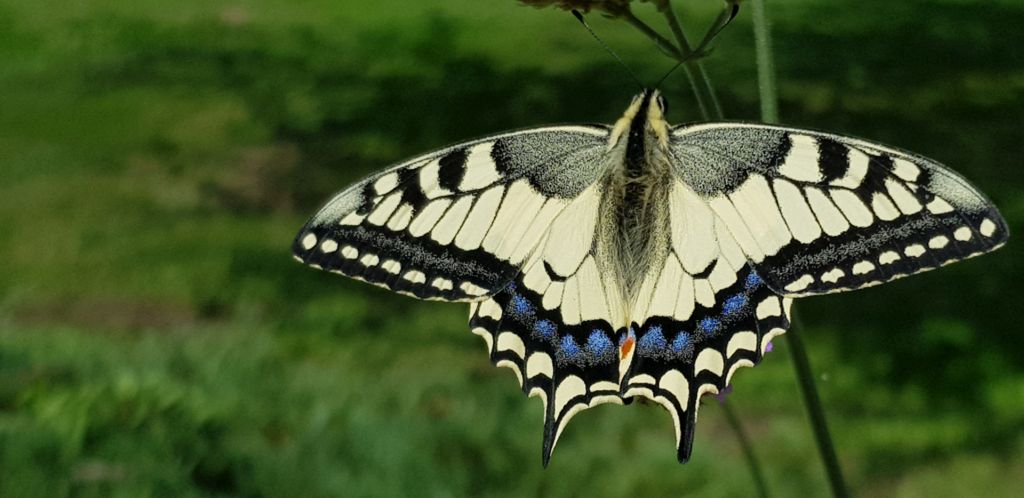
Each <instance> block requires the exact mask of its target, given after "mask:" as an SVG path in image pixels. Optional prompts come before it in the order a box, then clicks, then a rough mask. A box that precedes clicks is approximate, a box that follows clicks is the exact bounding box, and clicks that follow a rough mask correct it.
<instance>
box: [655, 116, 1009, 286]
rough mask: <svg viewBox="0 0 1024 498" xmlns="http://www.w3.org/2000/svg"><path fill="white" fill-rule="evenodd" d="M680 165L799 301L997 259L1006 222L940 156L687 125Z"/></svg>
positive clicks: (681, 133)
mask: <svg viewBox="0 0 1024 498" xmlns="http://www.w3.org/2000/svg"><path fill="white" fill-rule="evenodd" d="M671 150H672V153H673V155H674V157H675V161H676V164H675V169H676V171H677V173H678V174H679V176H680V178H682V179H683V180H684V181H686V182H687V183H688V184H689V185H691V186H693V187H694V188H695V189H696V190H697V191H698V192H699V193H700V194H701V196H702V197H704V198H705V199H706V201H707V203H708V205H709V206H710V207H711V208H712V210H713V211H714V212H715V215H716V216H718V217H719V218H720V219H721V220H723V221H724V222H725V224H726V225H727V226H728V228H729V231H730V232H732V233H733V235H734V236H735V238H736V240H737V241H738V242H739V244H740V246H741V247H742V249H743V251H744V253H745V254H746V255H747V257H749V258H750V260H751V261H752V262H753V263H754V265H755V267H756V268H757V269H758V271H759V272H760V274H761V275H762V277H763V278H764V279H765V281H766V282H767V283H768V285H769V286H770V287H771V288H772V289H774V290H776V291H778V292H780V293H783V294H786V295H789V296H794V297H795V296H803V295H813V294H823V293H829V292H836V291H842V290H851V289H857V288H861V287H866V286H870V285H874V284H878V283H882V282H885V281H888V280H892V279H894V278H899V277H902V276H906V275H910V274H913V273H918V272H921V271H925V270H928V269H932V268H936V267H939V266H942V265H944V264H948V263H950V262H953V261H957V260H961V259H965V258H968V257H971V256H974V255H977V254H981V253H985V252H989V251H991V250H993V249H996V248H997V247H999V246H1001V245H1002V244H1003V243H1005V241H1006V238H1007V236H1008V234H1009V233H1008V230H1007V227H1006V222H1005V221H1004V220H1003V218H1002V216H1000V214H999V212H998V211H997V210H996V209H995V208H994V207H993V206H992V204H991V203H990V202H989V201H988V200H987V199H986V198H985V196H984V195H983V194H981V193H980V192H979V191H978V190H977V189H975V188H974V187H973V186H971V185H970V184H969V183H968V182H967V181H966V180H964V179H963V178H961V177H960V176H959V175H957V174H956V173H954V172H952V171H950V170H948V169H946V168H944V167H943V166H941V165H939V164H938V163H936V162H934V161H931V160H929V159H926V158H923V157H920V156H916V155H913V154H909V153H906V152H902V151H899V150H896V149H893V148H890V147H886V146H882V145H878V144H872V143H868V142H864V141H861V140H857V139H852V138H847V137H840V136H836V135H830V134H825V133H818V132H811V131H804V130H794V129H788V128H780V127H774V126H763V125H746V124H727V123H722V124H707V125H697V126H691V127H682V128H677V129H676V130H675V131H674V133H673V141H672V145H671Z"/></svg>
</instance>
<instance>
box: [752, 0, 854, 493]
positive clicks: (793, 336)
mask: <svg viewBox="0 0 1024 498" xmlns="http://www.w3.org/2000/svg"><path fill="white" fill-rule="evenodd" d="M765 1H766V0H752V1H751V7H752V11H753V12H752V16H753V21H754V47H755V50H756V52H757V81H758V91H759V94H760V100H761V120H762V121H764V122H766V123H777V122H778V121H779V97H778V91H777V90H776V86H775V63H774V61H773V60H772V46H771V39H772V37H771V29H770V28H771V26H770V24H769V23H768V14H767V12H766V11H765ZM791 322H792V323H791V324H790V325H791V327H790V329H789V332H788V333H787V334H786V337H787V338H788V340H787V344H789V346H790V347H789V352H790V355H791V357H792V359H793V368H794V369H795V370H796V377H797V382H798V383H799V385H800V393H801V395H802V396H803V400H804V407H805V409H806V410H807V416H808V417H810V419H811V428H812V430H813V431H814V441H815V443H817V446H818V453H819V454H820V455H821V461H822V464H824V466H825V472H826V473H827V474H828V481H829V485H830V486H831V487H832V495H833V496H836V497H837V498H838V497H846V496H849V494H850V493H849V491H848V490H847V488H846V482H845V480H844V479H843V472H842V468H841V467H840V466H839V458H838V457H836V449H835V445H833V444H832V435H831V433H830V432H829V430H828V423H826V421H825V410H824V408H822V406H821V398H820V397H819V396H818V387H817V385H815V383H814V374H813V372H812V371H811V361H810V359H809V358H808V357H807V349H806V348H804V342H803V339H802V338H801V337H800V330H801V329H802V327H801V325H800V322H799V320H797V318H796V315H795V314H794V315H792V320H791Z"/></svg>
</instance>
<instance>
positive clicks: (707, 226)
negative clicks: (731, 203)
mask: <svg viewBox="0 0 1024 498" xmlns="http://www.w3.org/2000/svg"><path fill="white" fill-rule="evenodd" d="M670 219H671V232H670V237H669V240H668V241H667V245H668V248H667V250H668V255H667V257H665V259H664V264H663V265H661V267H660V268H652V271H651V272H650V273H649V274H648V275H646V276H645V278H644V280H643V284H642V285H641V288H640V292H639V293H638V295H637V300H636V303H635V304H634V310H633V323H632V324H631V328H630V333H629V337H628V338H627V340H628V341H631V347H632V349H633V351H632V356H631V357H630V358H629V360H628V372H627V373H626V375H625V376H624V379H623V382H622V388H623V390H624V395H625V396H626V397H627V398H628V397H631V396H642V397H645V398H649V399H651V400H654V401H656V402H658V403H660V404H661V405H662V406H664V407H665V408H666V409H667V410H668V411H669V413H670V414H671V415H672V420H673V425H674V427H675V430H676V438H677V445H676V448H677V456H678V458H679V460H680V461H686V460H687V459H688V458H689V456H690V451H691V448H692V443H693V434H694V426H695V424H696V420H697V410H698V408H699V403H700V398H701V396H702V395H703V394H705V393H709V392H710V393H717V392H719V391H721V390H722V389H724V388H725V386H726V385H728V383H729V382H730V380H731V378H732V375H733V373H734V372H735V371H736V369H737V368H739V367H744V366H753V365H755V364H757V363H758V362H760V360H761V357H762V355H763V353H764V349H765V347H766V346H767V344H768V343H769V342H770V341H771V339H772V338H773V337H775V336H777V335H779V334H782V333H783V332H785V330H786V329H787V328H788V327H789V318H788V313H789V305H790V303H791V300H790V299H788V298H784V297H782V296H779V295H777V294H776V293H775V292H773V291H772V290H771V289H769V288H768V286H767V285H765V282H764V281H763V280H762V279H761V277H760V276H759V275H758V273H757V272H756V271H755V270H754V269H753V268H752V267H751V266H750V264H749V263H748V261H747V259H746V257H745V256H744V254H743V253H742V252H741V250H740V248H739V246H738V244H737V243H736V241H735V240H734V239H733V237H732V235H731V233H730V232H729V230H728V229H727V227H726V226H725V223H724V222H723V221H722V220H721V219H719V218H718V217H717V216H715V214H714V213H713V212H712V211H711V209H710V208H709V207H708V206H707V205H706V204H705V203H704V201H703V200H702V199H700V197H699V196H698V195H697V194H696V193H695V192H693V191H692V190H691V189H690V188H689V187H687V186H686V185H684V184H682V183H681V182H679V181H676V182H675V183H674V185H673V186H672V193H671V203H670Z"/></svg>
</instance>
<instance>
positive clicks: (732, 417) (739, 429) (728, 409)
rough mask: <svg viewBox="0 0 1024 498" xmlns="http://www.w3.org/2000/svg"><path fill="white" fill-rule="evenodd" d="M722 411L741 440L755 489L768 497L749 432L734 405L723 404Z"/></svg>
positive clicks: (761, 495) (762, 495) (763, 496)
mask: <svg viewBox="0 0 1024 498" xmlns="http://www.w3.org/2000/svg"><path fill="white" fill-rule="evenodd" d="M721 405H722V410H724V411H725V420H726V421H727V422H729V426H730V427H732V430H733V432H735V433H736V439H738V440H739V443H740V449H742V450H743V456H744V457H745V458H746V459H747V467H750V475H751V477H753V479H754V487H755V488H757V496H760V497H761V498H767V497H768V486H767V485H766V484H765V480H764V473H763V472H762V471H761V464H760V462H758V461H757V456H756V455H754V446H753V445H752V444H750V438H748V437H747V432H746V431H745V430H743V425H742V424H741V423H740V419H739V417H737V416H736V412H734V411H733V409H732V405H730V404H729V403H722V404H721Z"/></svg>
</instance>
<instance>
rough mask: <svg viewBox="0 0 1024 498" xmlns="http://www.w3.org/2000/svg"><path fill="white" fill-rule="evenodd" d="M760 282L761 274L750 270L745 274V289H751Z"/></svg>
mask: <svg viewBox="0 0 1024 498" xmlns="http://www.w3.org/2000/svg"><path fill="white" fill-rule="evenodd" d="M762 282H763V281H762V280H761V276H760V275H758V274H757V272H756V271H754V270H750V273H748V274H747V280H746V282H745V283H746V287H747V289H753V288H754V287H757V286H759V285H761V283H762Z"/></svg>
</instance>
